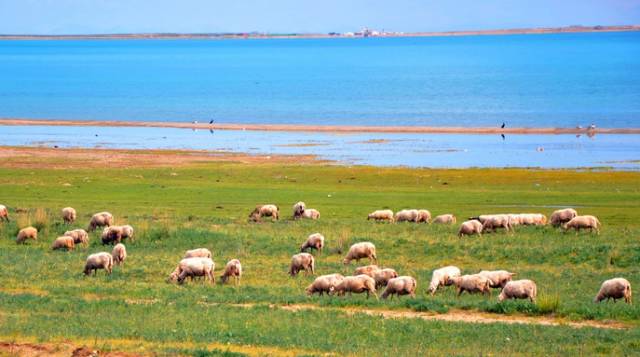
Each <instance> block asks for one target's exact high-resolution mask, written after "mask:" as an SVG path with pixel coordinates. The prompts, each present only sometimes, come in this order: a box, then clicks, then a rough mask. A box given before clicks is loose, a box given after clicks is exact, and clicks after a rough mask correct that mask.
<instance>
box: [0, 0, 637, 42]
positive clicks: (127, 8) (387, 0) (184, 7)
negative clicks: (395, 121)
mask: <svg viewBox="0 0 640 357" xmlns="http://www.w3.org/2000/svg"><path fill="white" fill-rule="evenodd" d="M574 24H582V25H621V24H640V0H433V1H430V0H322V1H320V0H316V1H305V0H227V1H217V0H154V1H152V0H0V33H2V34H83V33H135V32H183V33H184V32H249V31H265V32H299V33H305V32H328V31H339V32H345V31H353V30H357V29H359V28H361V27H363V26H368V27H370V28H376V29H387V30H392V31H407V32H409V31H447V30H473V29H496V28H517V27H544V26H566V25H574Z"/></svg>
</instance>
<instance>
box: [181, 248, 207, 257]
mask: <svg viewBox="0 0 640 357" xmlns="http://www.w3.org/2000/svg"><path fill="white" fill-rule="evenodd" d="M212 257H213V255H212V254H211V251H210V250H209V249H207V248H196V249H191V250H187V251H186V252H185V253H184V257H183V259H187V258H209V259H211V258H212Z"/></svg>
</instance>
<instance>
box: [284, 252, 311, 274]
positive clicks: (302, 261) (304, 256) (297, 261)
mask: <svg viewBox="0 0 640 357" xmlns="http://www.w3.org/2000/svg"><path fill="white" fill-rule="evenodd" d="M301 270H304V271H305V273H306V274H309V273H311V274H315V273H316V270H315V259H314V258H313V255H311V254H309V253H299V254H296V255H294V256H293V257H291V266H290V267H289V274H290V275H291V276H296V275H297V274H298V273H299V272H300V271H301Z"/></svg>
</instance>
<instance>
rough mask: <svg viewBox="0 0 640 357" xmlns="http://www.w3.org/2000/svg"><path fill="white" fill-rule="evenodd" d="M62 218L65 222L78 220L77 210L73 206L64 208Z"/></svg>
mask: <svg viewBox="0 0 640 357" xmlns="http://www.w3.org/2000/svg"><path fill="white" fill-rule="evenodd" d="M62 220H63V221H64V223H67V224H69V223H73V222H75V220H76V210H75V209H73V208H72V207H65V208H63V209H62Z"/></svg>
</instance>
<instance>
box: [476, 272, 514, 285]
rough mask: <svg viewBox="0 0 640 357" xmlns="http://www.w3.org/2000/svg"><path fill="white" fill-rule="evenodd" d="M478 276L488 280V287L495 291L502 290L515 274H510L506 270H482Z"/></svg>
mask: <svg viewBox="0 0 640 357" xmlns="http://www.w3.org/2000/svg"><path fill="white" fill-rule="evenodd" d="M478 275H481V276H484V277H485V278H487V279H489V286H490V287H492V288H494V289H497V288H504V286H505V285H507V283H508V282H510V281H511V279H512V278H513V276H514V275H516V273H510V272H508V271H506V270H493V271H491V270H483V271H481V272H479V273H478Z"/></svg>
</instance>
